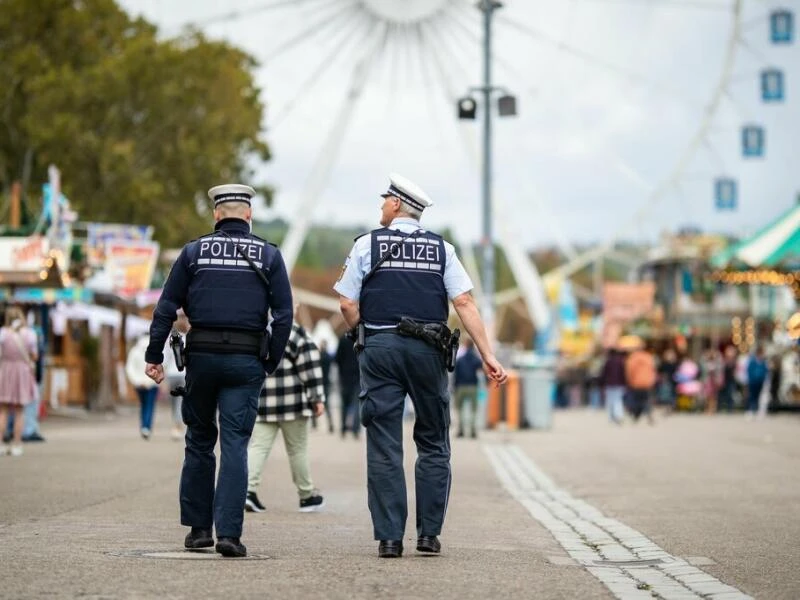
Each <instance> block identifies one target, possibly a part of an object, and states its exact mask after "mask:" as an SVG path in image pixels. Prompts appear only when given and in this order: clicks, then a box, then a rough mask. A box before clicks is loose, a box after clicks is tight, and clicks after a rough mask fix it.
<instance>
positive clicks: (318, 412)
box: [314, 400, 325, 417]
mask: <svg viewBox="0 0 800 600" xmlns="http://www.w3.org/2000/svg"><path fill="white" fill-rule="evenodd" d="M324 412H325V403H324V402H322V401H321V400H318V401H317V402H314V416H315V417H321V416H322V413H324Z"/></svg>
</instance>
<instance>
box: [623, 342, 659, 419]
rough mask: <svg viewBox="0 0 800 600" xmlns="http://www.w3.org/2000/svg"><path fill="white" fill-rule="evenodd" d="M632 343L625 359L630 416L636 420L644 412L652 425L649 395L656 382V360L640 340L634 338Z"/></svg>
mask: <svg viewBox="0 0 800 600" xmlns="http://www.w3.org/2000/svg"><path fill="white" fill-rule="evenodd" d="M634 344H635V345H634V346H633V347H632V348H631V350H632V352H631V353H630V355H629V356H628V358H627V359H626V361H625V381H626V383H627V386H628V390H629V391H630V395H631V416H632V417H633V421H634V422H637V421H638V420H639V418H640V417H641V416H642V415H643V414H646V415H647V419H648V421H649V422H650V424H651V425H652V424H653V413H652V410H651V408H650V396H651V395H652V393H653V388H654V387H655V384H656V378H657V375H656V362H655V358H653V355H652V354H651V353H650V352H648V351H647V349H646V348H645V345H644V342H643V341H642V340H640V339H636V341H635V342H634Z"/></svg>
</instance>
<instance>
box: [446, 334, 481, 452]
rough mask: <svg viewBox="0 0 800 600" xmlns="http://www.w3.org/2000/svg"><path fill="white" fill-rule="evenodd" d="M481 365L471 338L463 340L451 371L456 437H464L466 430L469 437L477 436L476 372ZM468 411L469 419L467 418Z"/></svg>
mask: <svg viewBox="0 0 800 600" xmlns="http://www.w3.org/2000/svg"><path fill="white" fill-rule="evenodd" d="M482 367H483V362H482V361H481V358H480V356H478V353H477V352H475V345H474V344H473V343H472V340H471V339H469V338H467V339H465V340H464V352H463V354H461V356H459V357H458V358H457V359H456V368H455V372H454V373H453V395H454V396H455V400H456V411H457V412H458V433H457V434H456V437H460V438H461V437H464V435H465V434H466V432H467V431H469V436H470V437H471V438H473V439H474V438H477V437H478V429H477V423H478V372H479V371H480V370H481V368H482ZM467 412H469V420H467V416H466V415H467Z"/></svg>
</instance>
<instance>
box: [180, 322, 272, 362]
mask: <svg viewBox="0 0 800 600" xmlns="http://www.w3.org/2000/svg"><path fill="white" fill-rule="evenodd" d="M263 338H264V334H263V333H260V332H256V331H236V330H228V329H199V328H197V327H192V328H191V329H190V330H189V333H188V334H187V335H186V352H187V353H191V352H211V353H219V354H253V355H255V356H260V353H261V342H262V340H263Z"/></svg>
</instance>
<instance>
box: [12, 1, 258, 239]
mask: <svg viewBox="0 0 800 600" xmlns="http://www.w3.org/2000/svg"><path fill="white" fill-rule="evenodd" d="M0 56H2V57H3V58H2V60H0V81H2V82H3V85H2V87H0V186H2V187H3V189H4V190H7V189H8V188H9V187H10V185H11V183H12V181H14V180H28V181H30V182H32V185H31V186H30V187H29V189H28V192H29V193H31V192H35V190H34V189H32V188H33V187H34V186H33V184H37V186H36V187H38V184H39V183H42V182H44V181H46V179H47V166H48V165H49V164H51V163H52V164H56V165H57V166H58V167H59V168H60V169H61V173H62V189H63V191H64V193H65V194H66V195H67V196H68V197H69V198H70V200H71V202H72V204H73V207H74V208H76V209H77V210H78V212H79V214H80V218H81V220H86V221H111V222H126V223H153V224H154V225H155V227H156V237H157V238H158V239H159V240H160V241H162V242H163V243H166V244H169V245H179V244H181V243H183V242H184V241H186V239H187V238H188V237H191V236H193V235H196V234H198V233H201V232H203V231H205V230H207V229H208V228H209V218H208V215H207V214H206V213H207V212H208V201H207V199H206V196H205V192H206V190H207V189H208V188H209V187H211V186H212V185H216V184H218V183H222V182H231V181H237V182H243V183H251V179H252V177H253V172H252V169H253V167H254V166H255V165H256V164H257V163H258V162H259V161H263V160H267V159H268V158H269V150H268V147H267V145H266V143H265V142H264V141H263V139H261V137H260V133H259V132H260V130H261V121H262V116H263V105H262V104H261V102H260V100H259V90H258V88H257V87H256V86H255V83H254V78H253V70H254V68H255V66H256V63H255V60H254V59H253V58H252V57H250V56H249V55H247V54H245V53H244V52H242V51H241V50H238V49H236V48H234V47H232V46H230V45H228V44H226V43H223V42H216V41H209V40H207V39H205V38H204V37H203V36H202V35H201V34H200V33H198V32H196V31H187V32H185V33H184V34H182V35H181V36H180V37H178V38H175V39H169V40H161V39H159V38H158V37H157V30H156V28H155V27H154V26H153V25H151V24H149V23H147V22H146V21H144V20H143V19H141V18H136V19H134V18H131V17H130V16H129V15H127V14H126V13H125V12H124V11H123V10H122V9H120V8H119V7H118V6H117V4H116V3H115V2H114V1H113V0H91V1H81V0H39V1H38V2H37V3H36V9H35V10H32V7H31V6H30V2H29V1H28V0H4V2H3V3H2V5H0ZM260 191H262V192H266V191H267V190H260Z"/></svg>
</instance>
